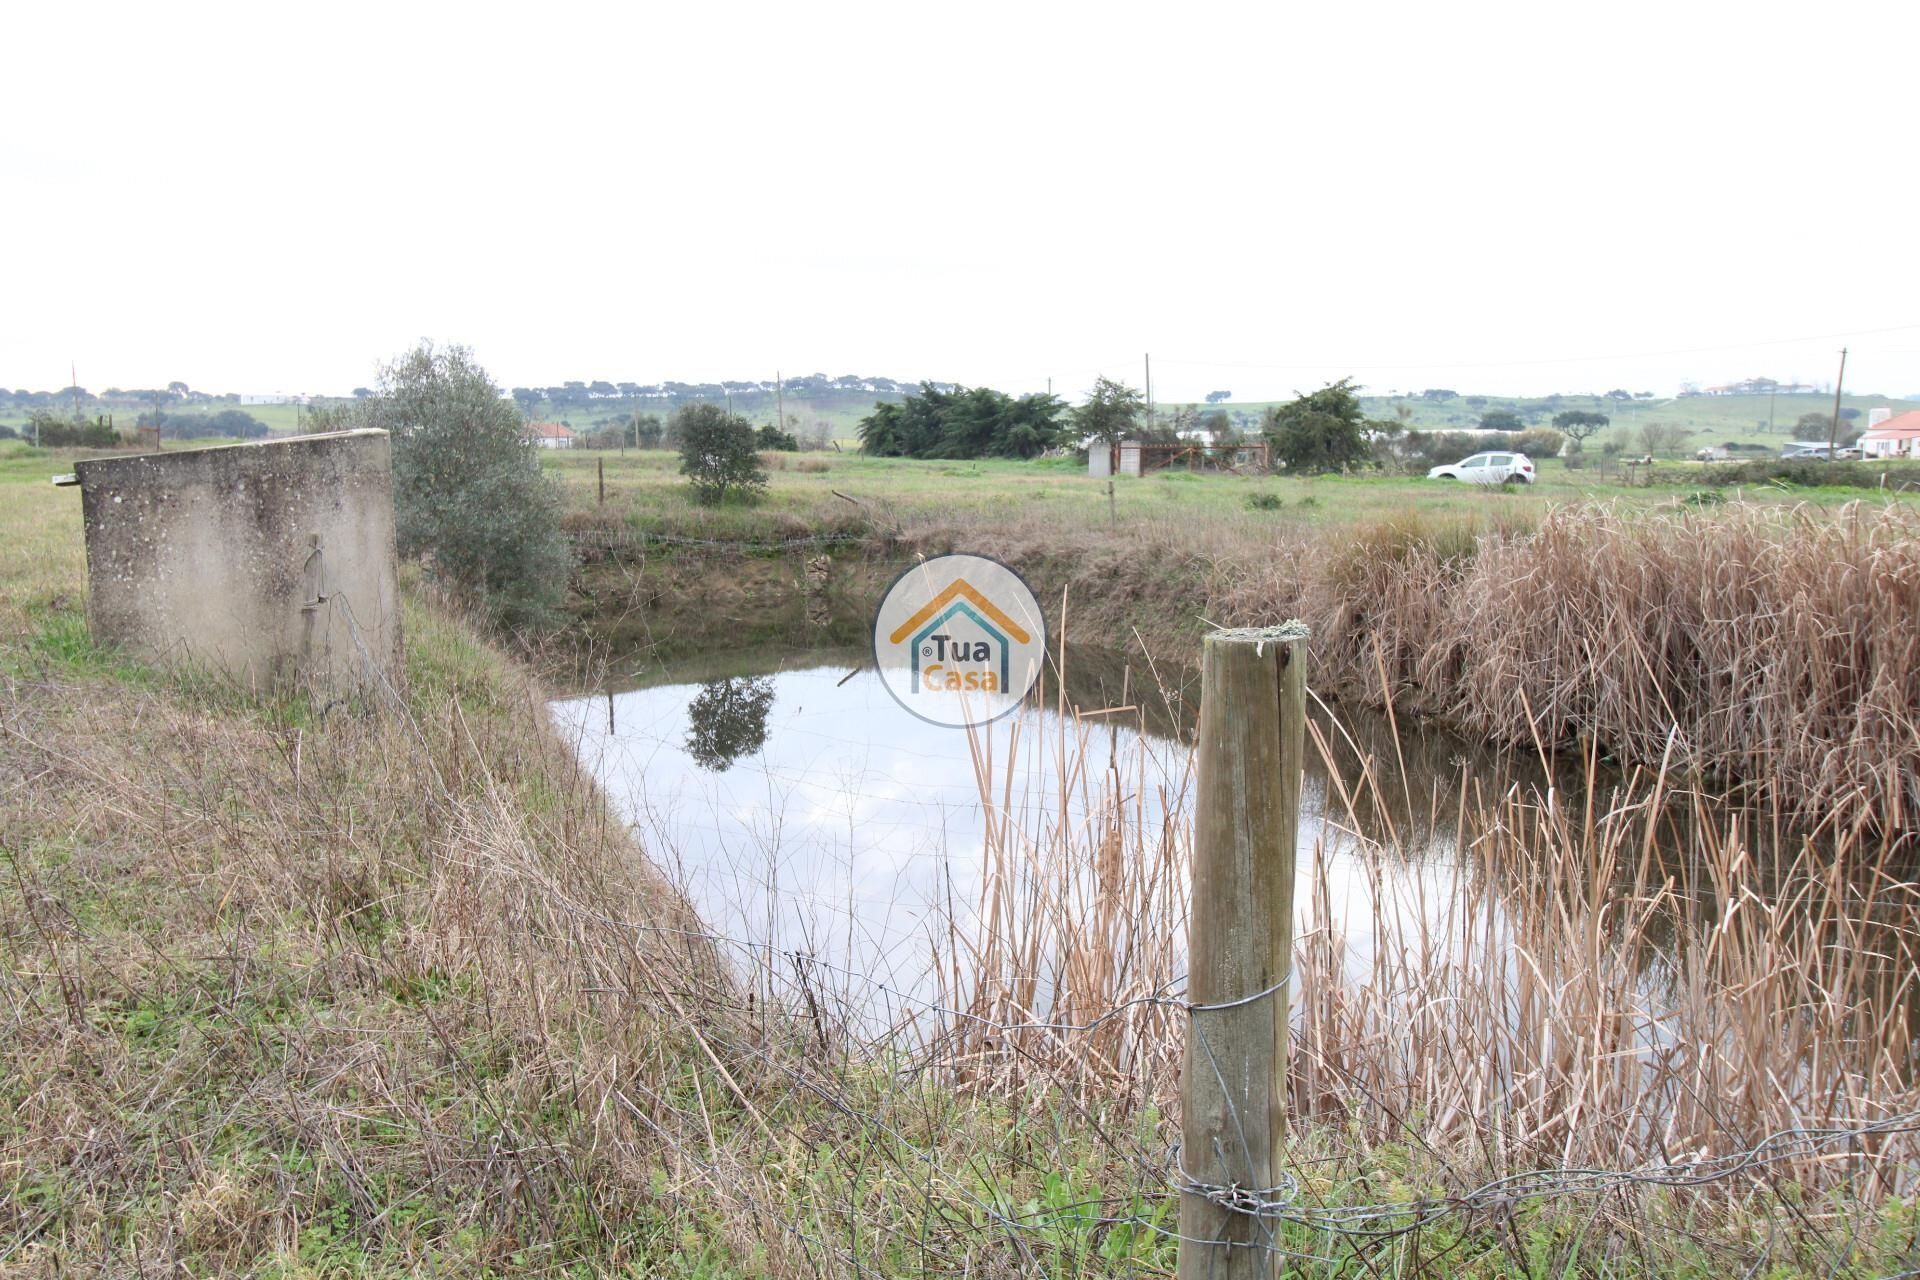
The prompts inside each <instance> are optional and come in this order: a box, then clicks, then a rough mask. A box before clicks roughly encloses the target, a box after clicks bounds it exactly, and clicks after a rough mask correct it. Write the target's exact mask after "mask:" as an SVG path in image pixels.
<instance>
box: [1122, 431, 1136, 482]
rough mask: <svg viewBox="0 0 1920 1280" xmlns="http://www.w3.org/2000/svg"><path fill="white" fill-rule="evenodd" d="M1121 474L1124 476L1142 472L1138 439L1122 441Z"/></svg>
mask: <svg viewBox="0 0 1920 1280" xmlns="http://www.w3.org/2000/svg"><path fill="white" fill-rule="evenodd" d="M1120 474H1121V475H1123V476H1138V475H1139V474H1140V442H1139V441H1138V440H1122V441H1121V442H1120Z"/></svg>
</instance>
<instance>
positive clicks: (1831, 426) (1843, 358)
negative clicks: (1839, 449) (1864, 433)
mask: <svg viewBox="0 0 1920 1280" xmlns="http://www.w3.org/2000/svg"><path fill="white" fill-rule="evenodd" d="M1846 380H1847V349H1846V348H1845V347H1842V348H1840V376H1839V377H1837V378H1835V379H1834V380H1833V421H1832V422H1829V423H1828V424H1827V461H1828V462H1832V461H1833V447H1834V444H1835V443H1836V442H1837V441H1838V440H1839V439H1840V384H1841V383H1843V382H1845V381H1846Z"/></svg>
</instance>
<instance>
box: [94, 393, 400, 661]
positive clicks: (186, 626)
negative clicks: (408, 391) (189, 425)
mask: <svg viewBox="0 0 1920 1280" xmlns="http://www.w3.org/2000/svg"><path fill="white" fill-rule="evenodd" d="M74 472H75V474H76V475H77V476H78V477H79V481H80V491H81V500H82V503H83V505H84V508H85V511H86V538H87V577H88V592H89V598H88V604H87V614H88V619H89V621H90V623H91V625H92V628H93V634H94V638H95V639H96V640H98V641H100V642H101V643H105V644H113V645H117V646H119V647H121V648H123V649H125V650H126V651H128V652H129V653H132V654H134V655H136V656H138V657H141V658H144V659H146V660H148V661H151V662H155V663H158V664H162V665H168V666H179V665H197V666H204V667H207V668H209V669H212V670H214V671H217V672H220V673H224V674H225V675H227V676H230V677H231V678H233V679H235V680H238V681H240V682H241V683H243V684H246V685H249V686H252V687H255V688H273V689H288V688H305V687H311V688H316V689H320V690H324V691H327V692H331V693H344V692H348V691H352V690H360V689H366V688H368V687H370V686H376V685H378V684H379V683H381V682H382V681H385V682H387V683H388V685H389V686H390V687H393V688H397V687H398V685H399V681H400V675H401V650H400V599H399V590H398V585H397V582H396V579H395V557H394V528H393V467H392V459H391V455H390V453H389V451H388V441H387V433H386V432H384V431H367V430H362V431H340V432H332V433H328V434H323V435H311V436H296V437H293V438H291V439H284V440H263V441H257V442H254V443H250V444H238V445H226V446H220V447H216V448H210V449H191V450H186V449H182V450H170V451H168V452H166V453H152V454H137V455H134V456H131V457H122V458H96V459H91V460H88V461H84V462H78V463H75V464H74Z"/></svg>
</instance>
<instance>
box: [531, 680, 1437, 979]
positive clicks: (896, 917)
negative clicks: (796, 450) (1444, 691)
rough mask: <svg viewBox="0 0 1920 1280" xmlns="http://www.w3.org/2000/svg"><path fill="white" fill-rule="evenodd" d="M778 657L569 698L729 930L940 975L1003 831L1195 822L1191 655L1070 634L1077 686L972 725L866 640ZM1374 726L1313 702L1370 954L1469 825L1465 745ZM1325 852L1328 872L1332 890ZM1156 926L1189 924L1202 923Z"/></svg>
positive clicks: (1308, 801) (1303, 861)
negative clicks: (941, 713) (938, 719)
mask: <svg viewBox="0 0 1920 1280" xmlns="http://www.w3.org/2000/svg"><path fill="white" fill-rule="evenodd" d="M777 661H780V662H785V663H787V664H789V665H787V666H786V667H784V668H778V667H774V666H772V665H771V664H770V663H769V664H757V663H754V662H753V660H752V658H751V657H750V656H742V657H739V659H738V662H737V665H736V667H735V670H736V671H742V672H745V671H752V672H753V673H752V674H744V673H743V674H731V675H725V676H720V677H717V678H710V679H707V680H704V681H702V682H698V683H695V682H692V681H680V680H676V679H675V678H674V676H673V675H672V674H665V675H663V676H662V677H661V678H660V679H659V680H657V681H656V682H654V683H651V684H644V685H642V686H640V687H636V688H630V689H626V690H622V691H616V692H613V693H611V694H606V695H597V696H595V697H591V698H575V699H563V700H561V701H559V702H556V703H555V704H554V714H555V716H556V718H557V720H558V721H559V723H560V724H561V725H562V726H563V727H564V728H565V729H566V730H567V731H568V733H569V734H570V735H571V736H572V737H574V738H575V739H576V741H577V748H578V750H579V752H580V755H581V758H582V759H583V760H584V761H585V762H586V763H587V764H588V766H589V767H590V768H591V769H592V770H593V771H594V773H595V774H596V776H597V777H598V778H599V779H600V781H601V782H602V784H603V786H604V787H605V788H606V790H607V792H608V794H609V796H610V798H611V800H612V802H613V803H614V805H615V806H616V807H617V809H618V811H619V812H620V813H621V814H622V816H623V817H625V818H626V819H627V820H628V821H629V822H631V823H632V824H633V825H634V826H635V827H636V829H637V830H638V832H639V834H640V837H641V839H642V842H643V844H644V845H645V847H646V848H647V850H648V852H649V853H650V854H651V855H652V856H653V857H654V858H655V860H656V861H658V862H660V863H662V864H663V865H664V866H666V867H667V868H668V869H669V870H670V872H671V873H672V874H673V875H674V876H675V877H676V879H677V880H678V881H679V883H680V884H681V886H682V887H683V889H684V890H685V891H686V892H687V893H688V894H689V896H690V897H691V899H692V901H693V905H694V906H695V908H696V909H697V910H698V911H699V912H700V914H701V917H702V919H704V920H705V921H706V922H707V924H708V926H709V927H710V928H711V929H713V930H714V931H715V932H716V933H719V934H722V935H725V936H727V937H732V938H739V939H743V940H746V941H749V942H751V943H754V944H756V945H765V946H770V947H772V948H774V949H776V950H778V951H781V952H787V953H802V954H805V955H809V956H812V957H814V958H815V959H816V960H817V961H819V962H821V963H823V964H825V965H826V966H827V967H829V968H830V969H835V970H843V971H845V972H847V973H848V974H858V975H862V976H863V977H864V978H865V979H867V980H868V981H869V982H870V983H878V984H882V985H885V986H890V987H892V988H894V989H896V990H898V991H901V992H906V993H922V994H924V993H925V992H926V991H927V990H928V989H929V987H928V981H927V979H928V973H929V970H930V968H931V966H932V965H933V964H934V963H936V961H935V959H934V958H935V957H945V958H946V960H945V963H948V964H949V965H951V964H952V962H953V956H954V955H955V954H956V953H957V954H959V955H961V956H963V957H964V956H965V954H966V953H967V951H968V950H969V948H971V947H972V946H973V945H974V944H975V939H977V938H978V937H979V936H980V934H981V932H982V924H981V920H980V918H979V915H978V911H979V909H980V904H981V902H982V901H983V900H984V898H985V896H986V895H985V888H986V878H987V876H988V874H989V865H988V862H989V852H990V849H998V848H1001V847H1003V846H1004V844H1005V841H1006V840H1007V833H1008V832H1016V833H1030V832H1040V833H1048V834H1046V835H1045V836H1043V837H1042V838H1044V839H1047V840H1049V841H1052V842H1053V846H1054V847H1057V848H1070V847H1074V846H1076V845H1079V844H1084V843H1085V842H1086V834H1085V833H1086V831H1087V830H1088V829H1089V827H1090V826H1091V825H1092V824H1095V823H1098V822H1102V821H1106V820H1107V819H1106V818H1105V817H1102V816H1099V815H1102V814H1104V813H1105V812H1106V809H1105V806H1107V804H1108V802H1109V801H1110V800H1112V799H1114V798H1116V797H1117V798H1118V799H1119V800H1120V801H1122V802H1123V804H1124V808H1125V809H1126V810H1127V812H1128V819H1129V821H1130V822H1132V823H1133V824H1135V826H1136V827H1138V828H1142V829H1146V830H1149V831H1151V830H1157V829H1159V828H1160V827H1162V826H1163V825H1165V824H1169V823H1171V824H1174V825H1176V826H1178V827H1182V828H1184V826H1185V824H1186V822H1187V820H1188V819H1187V816H1186V803H1187V798H1188V795H1189V792H1190V783H1191V777H1190V772H1189V771H1190V769H1191V762H1192V758H1191V752H1190V751H1189V749H1188V739H1189V737H1190V734H1191V728H1192V715H1193V709H1194V708H1196V707H1197V705H1198V702H1199V696H1198V694H1199V691H1198V688H1197V686H1195V685H1194V684H1192V683H1191V681H1192V676H1191V675H1190V673H1187V672H1184V671H1169V670H1167V669H1164V668H1163V669H1161V670H1158V671H1155V670H1153V669H1152V668H1150V667H1143V666H1135V665H1132V664H1128V663H1126V662H1124V661H1120V660H1116V659H1114V658H1112V657H1110V656H1109V655H1104V654H1097V653H1090V652H1078V651H1069V655H1068V661H1067V666H1066V672H1067V689H1066V696H1065V697H1064V698H1063V697H1062V696H1061V691H1060V689H1059V686H1058V683H1057V681H1049V682H1047V684H1045V685H1043V686H1042V687H1041V688H1040V689H1039V690H1037V691H1036V695H1035V697H1034V699H1033V705H1032V706H1030V707H1029V708H1028V709H1026V710H1025V711H1023V712H1022V713H1020V714H1018V715H1016V716H1014V717H1011V718H1009V719H1008V720H1006V721H1002V722H999V723H996V724H994V725H991V726H987V727H984V728H981V729H976V730H974V731H971V732H968V731H962V730H956V729H951V728H945V727H942V726H938V725H933V724H929V723H927V722H925V721H923V720H920V719H918V718H917V717H915V716H912V715H910V714H908V713H907V712H906V711H905V710H903V709H902V708H901V707H900V706H899V705H898V704H897V703H896V702H895V701H894V700H893V699H892V698H891V697H890V696H889V695H888V694H887V692H886V689H885V687H884V686H883V685H882V684H881V683H880V681H879V679H878V677H877V676H875V675H874V674H873V673H872V672H871V671H869V670H864V669H862V666H861V664H862V661H863V655H859V654H857V653H848V654H833V653H826V654H807V653H804V652H803V653H801V654H798V655H795V654H792V653H791V652H790V651H789V652H788V653H787V654H785V655H783V656H782V657H780V658H779V659H777ZM755 668H758V669H757V670H755ZM701 674H703V675H712V672H711V670H709V671H705V672H702V673H701ZM602 699H604V700H605V701H604V706H603V704H602ZM1343 721H1344V717H1343ZM1357 724H1358V726H1359V727H1356V726H1355V725H1354V724H1344V723H1343V724H1339V725H1336V724H1335V723H1333V721H1332V720H1331V719H1329V718H1328V717H1326V716H1324V715H1321V716H1319V717H1317V719H1316V725H1315V729H1314V733H1315V736H1317V737H1318V738H1319V739H1320V740H1321V742H1322V743H1323V744H1324V747H1325V752H1326V754H1327V755H1328V756H1330V757H1332V758H1333V759H1334V760H1335V761H1336V762H1337V764H1338V765H1339V768H1338V769H1337V770H1336V772H1335V774H1334V775H1332V777H1330V776H1329V774H1328V772H1327V770H1326V768H1325V765H1324V763H1323V761H1322V759H1321V752H1320V751H1318V750H1316V749H1315V748H1314V747H1312V746H1310V747H1309V749H1308V753H1307V754H1308V773H1307V778H1306V781H1305V786H1304V787H1303V788H1302V808H1303V813H1302V820H1301V828H1300V836H1299V849H1298V851H1297V852H1298V860H1299V866H1300V869H1301V870H1300V876H1301V881H1300V887H1299V892H1298V895H1297V899H1298V902H1299V905H1300V909H1301V911H1302V912H1303V913H1305V912H1308V911H1312V912H1313V913H1314V914H1315V919H1314V920H1313V921H1312V922H1310V923H1311V925H1312V926H1319V927H1325V926H1332V927H1335V928H1338V929H1339V930H1340V931H1341V932H1342V933H1343V934H1344V935H1345V937H1346V942H1347V948H1348V955H1349V956H1350V958H1351V961H1352V963H1354V964H1355V965H1364V964H1366V963H1369V962H1370V960H1371V957H1372V953H1373V933H1374V927H1373V926H1374V925H1375V924H1376V923H1377V921H1378V918H1379V913H1381V912H1387V913H1389V914H1393V915H1396V916H1401V915H1406V914H1408V913H1421V914H1433V913H1440V912H1444V911H1446V910H1447V909H1448V906H1449V902H1450V900H1451V898H1452V896H1453V895H1452V894H1450V893H1449V891H1448V889H1447V888H1446V887H1445V886H1446V883H1447V882H1450V881H1451V878H1452V877H1453V876H1454V875H1455V874H1456V872H1455V870H1454V868H1453V866H1452V863H1453V860H1454V854H1455V846H1456V839H1455V834H1454V827H1453V825H1452V822H1451V812H1450V805H1449V804H1447V803H1443V801H1444V800H1446V799H1447V798H1448V797H1450V796H1451V795H1452V794H1453V788H1454V786H1455V784H1454V783H1453V782H1452V781H1443V780H1442V779H1443V778H1452V777H1457V775H1458V772H1459V767H1460V765H1461V763H1462V758H1461V756H1460V744H1458V743H1457V742H1455V741H1453V740H1451V739H1446V738H1443V737H1437V736H1431V737H1421V738H1411V737H1410V738H1409V739H1408V740H1407V741H1405V742H1402V743H1400V744H1399V745H1398V746H1397V747H1383V744H1382V743H1381V742H1380V741H1379V739H1378V735H1379V734H1383V733H1386V732H1387V730H1386V729H1385V727H1379V728H1376V727H1374V726H1372V725H1371V724H1370V722H1368V721H1366V720H1364V719H1362V720H1360V721H1358V722H1357ZM1367 759H1371V760H1372V761H1373V762H1374V767H1377V765H1378V762H1379V761H1380V760H1381V759H1387V760H1392V761H1394V762H1395V766H1394V767H1395V772H1396V774H1397V775H1398V776H1397V777H1396V780H1395V785H1394V786H1391V787H1386V786H1382V787H1379V788H1375V789H1369V788H1365V787H1358V788H1356V787H1355V786H1354V785H1353V784H1352V783H1351V782H1349V781H1346V780H1343V778H1342V774H1343V773H1344V774H1345V775H1346V777H1348V778H1360V777H1363V776H1364V773H1365V769H1364V768H1361V767H1351V768H1349V766H1350V765H1352V762H1354V761H1356V760H1367ZM1402 763H1404V766H1405V767H1404V769H1402V768H1401V767H1400V765H1401V764H1402ZM1416 768H1418V769H1419V770H1420V772H1419V773H1415V772H1414V771H1415V770H1416ZM1414 777H1418V778H1420V779H1421V780H1422V781H1421V782H1420V783H1419V784H1418V785H1416V784H1415V783H1413V782H1411V781H1409V780H1408V779H1411V778H1414ZM1375 791H1377V792H1378V794H1375ZM983 794H984V795H985V796H986V797H987V799H986V801H985V802H983ZM1360 837H1368V838H1381V839H1386V838H1391V839H1392V840H1394V841H1395V842H1396V846H1397V848H1398V849H1400V850H1401V851H1402V852H1403V856H1402V858H1401V859H1400V861H1399V862H1398V863H1397V864H1396V868H1395V878H1394V879H1393V881H1392V882H1391V883H1385V884H1383V883H1381V882H1380V879H1379V874H1378V868H1377V866H1376V865H1374V863H1375V861H1377V860H1368V861H1365V862H1363V861H1362V860H1360V859H1357V858H1355V857H1353V856H1352V854H1353V846H1354V842H1355V840H1356V839H1357V838H1360ZM1023 838H1024V837H1023ZM1176 843H1177V844H1178V845H1179V847H1181V848H1184V837H1182V838H1181V839H1179V840H1178V841H1176ZM1039 861H1041V862H1043V863H1044V859H1040V860H1039ZM1316 867H1317V868H1319V871H1318V874H1319V875H1321V876H1323V877H1324V879H1325V881H1326V883H1327V884H1328V885H1329V886H1331V889H1330V892H1329V891H1315V890H1314V888H1313V887H1312V884H1311V878H1312V877H1314V876H1315V874H1316V871H1315V869H1316ZM1004 869H1005V868H1002V870H1004ZM1012 874H1013V875H1015V876H1016V878H1022V877H1028V876H1041V875H1044V874H1047V871H1046V869H1045V867H1044V866H1039V867H1029V866H1025V865H1021V866H1017V867H1016V868H1015V870H1014V871H1013V872H1012ZM1031 889H1032V886H1031V885H1028V884H1025V883H1017V884H1015V885H1014V886H1013V892H1016V893H1019V892H1025V891H1031ZM1135 923H1136V924H1139V923H1143V922H1138V921H1136V922H1135ZM1159 927H1161V928H1165V929H1166V930H1167V932H1168V933H1169V934H1170V935H1171V936H1174V937H1176V938H1180V937H1183V936H1184V926H1183V924H1182V923H1181V922H1178V921H1174V922H1162V924H1161V925H1160V926H1159ZM949 976H951V975H949Z"/></svg>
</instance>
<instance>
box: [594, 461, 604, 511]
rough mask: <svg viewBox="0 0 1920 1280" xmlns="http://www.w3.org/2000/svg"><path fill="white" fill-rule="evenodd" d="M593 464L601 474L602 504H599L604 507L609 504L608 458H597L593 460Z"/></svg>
mask: <svg viewBox="0 0 1920 1280" xmlns="http://www.w3.org/2000/svg"><path fill="white" fill-rule="evenodd" d="M593 465H594V470H595V471H596V472H598V473H599V476H600V504H599V505H601V506H603V507H604V506H606V505H607V460H606V459H605V458H595V459H594V460H593Z"/></svg>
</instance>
